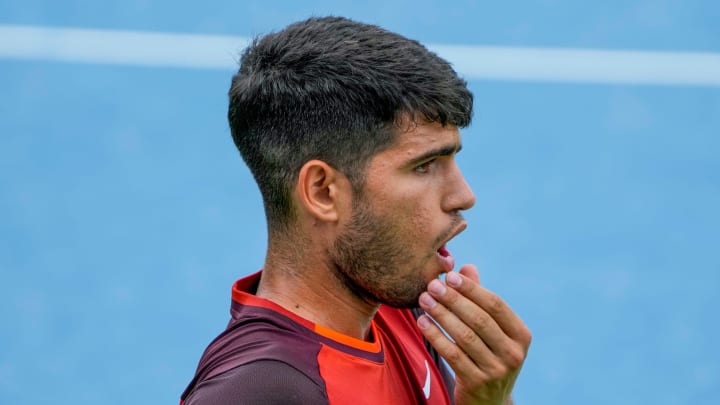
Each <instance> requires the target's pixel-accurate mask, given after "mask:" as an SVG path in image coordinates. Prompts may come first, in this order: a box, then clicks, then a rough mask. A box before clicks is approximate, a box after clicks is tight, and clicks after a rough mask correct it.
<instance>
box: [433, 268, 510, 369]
mask: <svg viewBox="0 0 720 405" xmlns="http://www.w3.org/2000/svg"><path fill="white" fill-rule="evenodd" d="M443 289H444V291H442V290H443ZM428 290H429V294H430V295H432V296H427V297H423V296H422V295H421V300H420V305H421V307H422V308H423V309H424V310H425V311H426V312H427V313H429V314H430V315H431V316H432V317H433V319H435V320H436V321H437V322H438V323H439V324H440V326H442V328H443V329H445V331H446V332H447V333H448V334H449V335H450V336H451V337H452V338H453V339H454V340H455V342H456V343H457V344H458V345H459V346H460V347H461V348H462V349H463V350H464V351H465V352H467V353H468V354H469V355H470V357H471V358H472V359H473V360H474V361H475V362H476V363H478V365H486V366H491V365H492V364H493V362H494V361H495V359H494V358H495V357H496V356H497V357H502V358H504V357H506V355H507V354H508V353H509V352H514V351H518V350H519V348H518V347H517V344H516V343H515V342H513V341H512V339H511V338H510V337H508V336H507V335H506V334H505V332H504V331H503V329H502V328H501V327H500V326H499V325H498V324H497V322H496V321H495V320H494V319H493V318H492V316H491V315H490V314H488V313H487V312H485V311H484V310H483V309H482V308H480V307H479V306H478V305H477V304H475V303H474V302H472V301H471V300H469V299H468V298H467V297H465V296H463V295H462V294H460V293H459V292H458V291H455V290H453V289H452V288H445V286H443V285H442V283H440V281H439V280H434V281H432V282H431V283H430V284H429V285H428ZM424 294H428V293H424ZM433 298H435V299H436V300H437V301H436V302H439V303H440V304H441V305H433V302H432V301H431V300H432V299H433ZM513 354H514V353H513ZM519 354H523V353H522V352H520V353H519Z"/></svg>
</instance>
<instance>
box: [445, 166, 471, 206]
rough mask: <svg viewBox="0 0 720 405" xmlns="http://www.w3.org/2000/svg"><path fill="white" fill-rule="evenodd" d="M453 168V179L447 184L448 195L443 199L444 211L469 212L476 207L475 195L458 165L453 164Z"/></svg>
mask: <svg viewBox="0 0 720 405" xmlns="http://www.w3.org/2000/svg"><path fill="white" fill-rule="evenodd" d="M452 166H453V167H452V170H451V178H450V179H448V180H449V181H448V182H447V185H448V188H447V193H446V194H445V198H444V199H443V210H445V211H446V212H452V211H464V210H468V209H470V208H472V207H473V205H475V194H474V193H473V191H472V189H471V188H470V186H469V185H468V183H467V181H465V177H464V176H463V174H462V172H461V171H460V168H459V167H458V166H457V164H455V162H453V165H452Z"/></svg>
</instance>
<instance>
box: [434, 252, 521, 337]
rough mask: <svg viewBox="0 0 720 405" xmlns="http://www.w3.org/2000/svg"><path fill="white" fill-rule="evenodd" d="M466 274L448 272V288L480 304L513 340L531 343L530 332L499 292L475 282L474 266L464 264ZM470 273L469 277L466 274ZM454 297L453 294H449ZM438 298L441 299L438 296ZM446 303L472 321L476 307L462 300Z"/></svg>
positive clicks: (460, 315) (446, 278) (465, 318)
mask: <svg viewBox="0 0 720 405" xmlns="http://www.w3.org/2000/svg"><path fill="white" fill-rule="evenodd" d="M463 270H465V271H464V273H465V274H458V273H448V274H447V276H446V277H445V280H446V282H447V285H448V287H450V288H448V290H449V291H450V290H452V291H456V292H457V293H459V294H461V295H463V296H464V297H467V298H468V299H469V300H470V301H472V302H473V303H475V304H476V305H478V306H480V307H481V308H482V309H483V310H484V311H485V312H486V313H488V314H489V315H490V316H491V317H492V319H493V320H494V321H495V322H496V323H497V324H498V325H499V326H500V328H501V329H502V330H503V331H504V332H505V333H506V334H507V335H508V336H509V337H510V338H512V339H513V340H515V341H517V342H520V343H521V344H522V345H523V346H525V347H527V346H529V345H530V339H531V337H530V332H529V330H528V329H527V327H526V326H525V324H524V323H523V321H522V320H521V319H520V317H518V316H517V315H516V314H515V312H513V310H512V309H511V308H510V307H509V306H508V305H507V304H506V303H505V301H503V300H502V298H500V297H499V296H498V295H497V294H495V293H493V292H492V291H490V290H488V289H487V288H485V287H483V286H481V285H480V284H477V283H476V282H473V280H472V277H473V273H476V271H477V270H476V269H475V268H474V266H463ZM466 274H469V277H468V276H466ZM449 296H450V297H453V296H452V295H449ZM436 298H438V299H441V297H439V296H437V297H436ZM443 303H444V304H445V305H447V306H448V308H449V309H450V310H451V311H453V312H455V313H456V314H458V316H459V317H460V318H461V319H463V320H464V321H466V322H467V321H472V318H473V316H474V309H473V308H472V307H470V306H467V305H462V301H458V300H457V299H453V300H452V302H447V303H445V302H444V301H443Z"/></svg>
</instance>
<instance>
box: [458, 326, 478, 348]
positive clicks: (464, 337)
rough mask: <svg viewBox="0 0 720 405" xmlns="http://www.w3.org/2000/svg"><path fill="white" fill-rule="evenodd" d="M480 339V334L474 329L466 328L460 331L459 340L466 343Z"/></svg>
mask: <svg viewBox="0 0 720 405" xmlns="http://www.w3.org/2000/svg"><path fill="white" fill-rule="evenodd" d="M477 339H478V335H477V334H476V333H475V331H474V330H472V329H465V330H463V331H462V332H460V335H459V336H458V340H460V341H461V342H463V343H466V344H472V343H474V342H475V341H476V340H477Z"/></svg>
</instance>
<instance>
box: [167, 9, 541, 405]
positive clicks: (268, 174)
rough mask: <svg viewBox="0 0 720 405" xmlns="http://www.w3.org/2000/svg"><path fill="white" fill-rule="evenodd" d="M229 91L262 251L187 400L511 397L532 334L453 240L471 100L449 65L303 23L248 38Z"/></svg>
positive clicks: (356, 29) (461, 400) (394, 40)
mask: <svg viewBox="0 0 720 405" xmlns="http://www.w3.org/2000/svg"><path fill="white" fill-rule="evenodd" d="M229 96H230V106H229V112H228V118H229V121H230V128H231V132H232V135H233V139H234V141H235V144H236V145H237V147H238V149H239V150H240V153H241V155H242V157H243V159H244V160H245V162H246V163H247V165H248V166H249V167H250V170H251V171H252V173H253V176H254V177H255V180H256V181H257V183H258V186H259V188H260V191H261V194H262V196H263V202H264V207H265V214H266V218H267V224H268V251H267V256H266V260H265V264H264V267H263V270H262V271H261V272H258V273H256V274H254V275H252V276H249V277H247V278H244V279H241V280H239V281H238V282H237V283H236V284H235V285H234V287H233V291H232V308H231V314H232V319H231V320H230V323H229V325H228V327H227V329H226V330H225V332H223V333H222V334H221V335H220V336H218V338H216V339H215V340H214V341H213V342H212V343H211V344H210V346H209V347H208V348H207V350H206V351H205V353H204V354H203V357H202V359H201V361H200V365H199V366H198V370H197V373H196V375H195V378H194V379H193V381H192V382H191V383H190V385H189V386H188V388H187V389H186V391H185V392H184V393H183V396H182V400H181V402H184V404H185V405H197V404H421V403H427V404H449V403H453V402H454V403H457V404H509V403H512V400H511V399H510V396H511V390H512V387H513V384H514V382H515V379H516V377H517V375H518V373H519V371H520V368H521V366H522V364H523V361H524V359H525V356H526V354H527V350H528V346H529V345H530V333H529V331H528V330H527V328H526V327H525V325H524V324H523V323H522V321H521V320H520V319H519V318H518V317H517V316H516V315H515V314H514V313H513V312H512V311H511V310H510V308H509V307H508V306H507V305H506V304H505V303H504V302H503V301H502V300H501V299H500V298H498V297H497V296H496V295H494V294H493V293H491V292H490V291H488V290H486V289H485V288H484V287H482V286H481V285H480V284H479V279H478V274H477V270H476V268H475V267H474V266H472V265H465V266H463V267H462V268H461V269H460V271H459V272H452V269H453V267H454V259H453V257H452V255H451V254H450V252H449V251H448V249H447V246H446V244H447V242H448V241H449V240H450V239H452V238H453V237H454V236H456V235H457V234H458V233H460V232H461V231H463V230H464V229H465V227H466V223H465V221H464V219H463V218H462V216H461V214H460V212H461V211H463V210H466V209H469V208H470V207H472V206H473V204H474V202H475V197H474V195H473V193H472V191H471V190H470V188H469V187H468V185H467V183H466V182H465V180H464V178H463V176H462V174H461V173H460V170H459V169H458V167H457V165H456V163H455V154H456V153H457V152H459V150H460V135H459V132H458V128H462V127H465V126H467V125H469V123H470V119H471V115H472V95H471V93H470V92H469V91H468V89H467V86H466V83H465V82H464V81H463V80H462V79H460V78H458V76H457V74H456V73H455V72H454V71H453V70H452V68H451V67H450V65H449V64H448V63H447V62H446V61H444V60H442V59H440V58H439V57H438V56H437V55H435V54H433V53H431V52H429V51H428V50H427V49H425V48H424V47H423V46H422V45H420V44H419V43H417V42H415V41H411V40H408V39H406V38H404V37H402V36H399V35H397V34H394V33H391V32H387V31H385V30H383V29H381V28H379V27H376V26H372V25H366V24H361V23H358V22H354V21H351V20H348V19H344V18H335V17H329V18H312V19H309V20H307V21H303V22H299V23H296V24H293V25H290V26H289V27H287V28H285V29H284V30H282V31H280V32H278V33H274V34H270V35H267V36H265V37H263V38H260V39H256V40H255V41H254V42H253V43H252V45H250V47H249V48H248V49H247V50H246V51H245V53H244V54H243V57H242V60H241V64H240V69H239V71H238V73H237V74H236V75H235V76H234V77H233V80H232V86H231V89H230V92H229ZM441 274H446V278H445V280H446V282H442V281H440V279H439V278H438V277H439V276H440V275H441ZM433 320H434V321H433ZM438 325H439V326H440V327H442V328H443V329H444V330H445V332H446V333H447V334H445V333H443V331H442V330H441V329H440V327H439V326H438ZM441 357H442V359H444V360H445V362H447V364H448V365H449V366H450V367H451V368H452V370H453V371H454V375H453V374H451V373H449V372H448V370H447V369H446V366H445V363H444V362H443V361H442V360H441V359H440V358H441Z"/></svg>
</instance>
